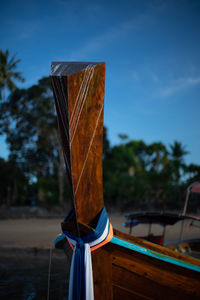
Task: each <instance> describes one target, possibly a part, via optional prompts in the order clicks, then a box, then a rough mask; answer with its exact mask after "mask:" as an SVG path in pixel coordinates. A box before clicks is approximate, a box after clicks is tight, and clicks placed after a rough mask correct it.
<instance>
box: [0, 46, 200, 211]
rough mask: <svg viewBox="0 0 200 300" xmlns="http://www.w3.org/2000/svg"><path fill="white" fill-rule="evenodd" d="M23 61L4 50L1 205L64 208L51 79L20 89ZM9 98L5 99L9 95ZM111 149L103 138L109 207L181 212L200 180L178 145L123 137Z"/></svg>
mask: <svg viewBox="0 0 200 300" xmlns="http://www.w3.org/2000/svg"><path fill="white" fill-rule="evenodd" d="M18 63H19V60H16V59H15V56H13V57H12V58H11V59H10V58H9V52H8V51H5V52H3V51H0V90H1V102H0V109H1V117H0V131H1V134H5V135H6V142H7V144H8V146H9V151H10V154H9V159H8V161H5V160H3V159H0V180H1V183H2V184H1V187H0V203H1V204H6V205H24V204H28V205H30V204H35V203H37V204H41V205H47V204H61V205H62V204H64V203H65V202H67V201H69V197H70V196H69V195H70V191H69V189H68V185H67V181H66V175H65V167H64V160H63V154H62V149H61V144H60V139H59V135H58V131H57V121H56V113H55V107H54V99H53V94H52V89H51V84H50V79H49V77H45V78H42V79H41V80H39V81H38V83H37V84H36V85H33V86H31V87H29V88H27V89H18V88H17V87H16V85H15V83H14V82H13V80H14V79H18V80H21V81H22V80H23V77H22V76H21V74H20V73H18V72H16V71H15V68H16V66H17V64H18ZM7 90H9V91H10V94H9V96H8V97H6V96H5V95H6V91H7ZM119 137H120V139H121V143H120V144H119V145H115V146H113V147H111V146H110V143H109V140H108V135H107V129H106V128H104V135H103V169H104V172H103V174H104V178H103V180H104V198H105V201H106V202H107V205H110V206H113V207H118V208H120V209H127V208H129V207H133V208H137V209H147V208H148V209H152V208H158V209H180V208H181V206H182V205H183V204H182V203H183V202H182V201H183V196H184V190H185V188H186V186H187V185H188V184H189V183H190V182H191V181H194V180H199V178H200V166H197V165H194V164H191V165H186V164H185V161H184V158H185V155H186V154H187V151H186V149H185V147H184V146H183V145H182V144H181V143H180V142H178V141H175V142H174V143H173V144H172V145H170V146H169V148H167V147H166V146H165V145H164V144H163V143H161V142H156V143H152V144H146V143H145V142H144V141H142V140H139V141H138V140H130V139H129V138H128V137H127V136H126V135H124V134H121V135H119Z"/></svg>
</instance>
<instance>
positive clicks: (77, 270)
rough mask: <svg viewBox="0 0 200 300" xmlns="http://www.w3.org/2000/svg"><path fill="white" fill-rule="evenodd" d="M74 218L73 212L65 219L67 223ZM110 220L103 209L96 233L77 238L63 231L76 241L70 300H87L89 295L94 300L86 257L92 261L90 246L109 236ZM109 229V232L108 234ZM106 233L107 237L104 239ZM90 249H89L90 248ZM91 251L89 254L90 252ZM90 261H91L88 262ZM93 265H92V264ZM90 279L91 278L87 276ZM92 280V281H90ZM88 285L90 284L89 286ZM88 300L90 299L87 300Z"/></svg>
mask: <svg viewBox="0 0 200 300" xmlns="http://www.w3.org/2000/svg"><path fill="white" fill-rule="evenodd" d="M72 216H73V211H72V210H71V211H70V212H69V213H68V215H67V217H66V218H65V222H67V221H68V220H69V219H70V218H71V217H72ZM109 227H110V223H109V219H108V214H107V212H106V209H105V208H103V209H102V211H101V213H100V215H99V219H98V222H97V225H96V228H95V229H94V231H93V232H92V233H90V234H87V235H85V236H83V237H81V238H80V237H77V236H74V235H72V234H70V233H68V232H67V231H66V230H63V233H64V234H65V235H66V236H67V237H68V238H70V239H71V240H72V241H74V244H75V248H74V253H73V257H72V261H73V263H72V265H71V270H70V288H69V299H70V300H85V299H86V294H87V295H89V296H88V297H89V299H93V279H92V277H91V278H90V279H91V280H90V279H89V278H86V271H87V270H88V264H87V265H86V264H85V257H87V261H91V252H90V246H89V244H90V243H92V242H94V244H95V246H96V245H97V244H99V243H101V242H102V241H103V240H105V238H107V235H108V234H109ZM107 229H108V232H107ZM104 233H105V234H106V237H105V238H104ZM88 247H89V248H88ZM88 251H89V252H88ZM88 259H89V260H88ZM90 265H91V264H90ZM91 273H92V269H91V270H89V274H90V275H91ZM87 277H90V276H87ZM89 280H90V281H89ZM87 283H88V284H87ZM88 286H90V287H91V286H92V291H91V292H90V291H89V290H91V288H89V289H88V288H87V287H88ZM87 300H88V299H87Z"/></svg>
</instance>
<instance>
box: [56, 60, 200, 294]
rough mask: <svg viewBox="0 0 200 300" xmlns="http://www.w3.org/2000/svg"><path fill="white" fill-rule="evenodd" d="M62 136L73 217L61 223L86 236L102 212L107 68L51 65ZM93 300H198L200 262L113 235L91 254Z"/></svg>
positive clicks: (124, 235)
mask: <svg viewBox="0 0 200 300" xmlns="http://www.w3.org/2000/svg"><path fill="white" fill-rule="evenodd" d="M51 78H52V86H53V91H54V97H55V103H56V110H57V115H58V124H59V130H60V136H61V140H62V145H63V152H64V158H65V164H66V170H67V175H68V179H69V183H70V186H71V194H72V207H73V209H74V212H75V217H74V218H73V219H72V220H69V221H68V222H64V223H63V224H62V226H63V228H65V229H66V230H68V232H72V233H73V234H76V235H79V236H82V235H84V234H85V233H88V232H90V231H91V230H92V228H93V227H94V226H95V224H96V220H97V218H98V215H99V213H100V211H101V210H102V208H103V207H104V201H103V187H102V140H103V109H104V81H105V63H87V62H83V63H63V62H56V63H52V67H51ZM92 261H93V278H94V294H95V299H103V300H106V299H124V300H125V299H160V298H163V299H189V298H192V299H199V298H200V289H199V286H200V261H199V260H197V259H193V258H189V257H186V256H183V255H181V254H178V253H176V252H173V251H171V250H169V249H165V248H163V247H161V246H158V245H154V244H152V243H149V242H147V241H143V240H141V239H138V238H135V237H132V236H130V235H126V234H123V233H120V232H118V231H116V230H114V238H113V239H112V241H111V242H110V243H108V244H106V245H105V246H103V247H101V248H100V249H97V250H96V251H93V252H92Z"/></svg>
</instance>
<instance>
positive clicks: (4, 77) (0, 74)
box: [0, 49, 24, 102]
mask: <svg viewBox="0 0 200 300" xmlns="http://www.w3.org/2000/svg"><path fill="white" fill-rule="evenodd" d="M20 61H21V60H20V59H16V54H15V55H13V56H12V57H11V58H10V53H9V50H6V51H5V52H4V51H3V50H1V49H0V99H3V102H5V101H6V89H8V90H9V91H10V92H13V91H14V90H15V89H16V88H17V86H16V84H15V80H17V81H21V82H24V78H23V77H22V75H21V73H20V72H16V71H15V69H16V67H17V65H18V63H19V62H20Z"/></svg>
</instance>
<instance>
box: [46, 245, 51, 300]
mask: <svg viewBox="0 0 200 300" xmlns="http://www.w3.org/2000/svg"><path fill="white" fill-rule="evenodd" d="M51 258H52V246H51V247H50V249H49V270H48V285H47V300H49V295H50V281H51Z"/></svg>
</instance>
